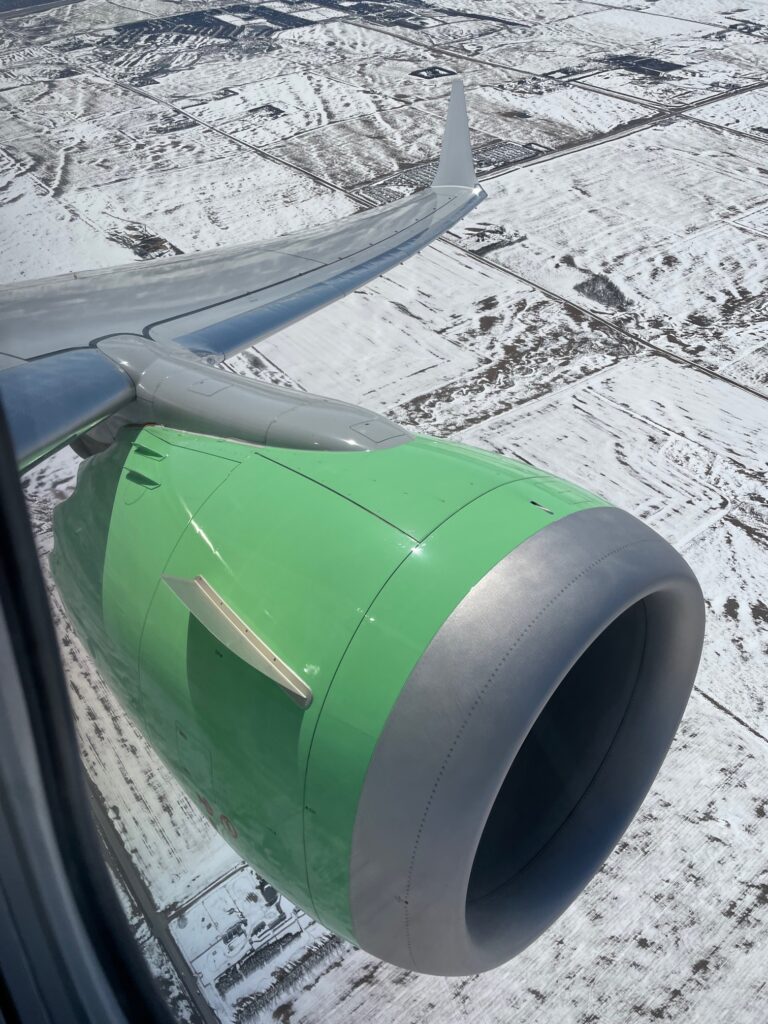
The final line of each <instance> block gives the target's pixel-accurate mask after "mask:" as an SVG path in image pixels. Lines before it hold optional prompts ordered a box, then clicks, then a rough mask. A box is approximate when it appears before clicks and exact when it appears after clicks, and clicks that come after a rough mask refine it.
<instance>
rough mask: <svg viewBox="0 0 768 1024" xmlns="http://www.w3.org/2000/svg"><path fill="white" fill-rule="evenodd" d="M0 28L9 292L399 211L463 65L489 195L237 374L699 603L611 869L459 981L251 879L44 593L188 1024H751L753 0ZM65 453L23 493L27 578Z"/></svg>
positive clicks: (152, 941)
mask: <svg viewBox="0 0 768 1024" xmlns="http://www.w3.org/2000/svg"><path fill="white" fill-rule="evenodd" d="M17 7H18V0H0V251H1V252H2V258H0V285H2V284H11V283H13V282H16V281H19V280H22V279H23V280H33V279H35V278H38V277H43V276H47V275H51V274H57V273H63V272H67V271H74V270H82V269H88V268H93V267H106V266H110V265H116V264H119V263H125V262H127V261H130V260H138V259H162V258H163V257H164V256H166V255H168V254H173V253H187V252H194V251H198V250H202V249H207V248H212V247H216V246H223V245H228V244H235V243H239V242H243V241H248V240H252V239H259V238H271V237H276V236H279V235H281V234H284V233H286V232H288V231H292V230H296V229H301V228H305V227H309V226H312V225H316V224H317V225H319V224H322V223H325V222H327V221H329V220H333V219H336V218H339V217H342V216H345V215H351V214H354V213H355V212H357V211H359V210H362V209H365V208H370V207H371V206H372V205H376V204H379V203H381V202H385V201H388V200H390V199H392V198H397V197H398V196H401V195H406V194H408V193H409V192H411V191H414V190H415V189H417V188H419V187H421V186H422V185H424V184H425V183H427V182H428V181H429V178H430V174H431V170H432V168H433V167H434V161H435V160H436V158H437V155H438V149H439V141H440V134H441V128H442V119H443V116H444V112H445V105H446V101H447V96H448V92H449V90H450V84H451V81H452V79H453V76H454V75H456V74H460V75H461V76H462V78H463V80H464V83H465V88H466V95H467V106H468V112H469V120H470V127H471V133H472V143H473V150H474V152H475V157H476V162H477V166H478V169H479V172H480V176H481V180H482V182H483V186H484V188H485V189H486V191H487V193H488V198H487V199H486V200H485V202H484V203H482V204H481V205H480V206H479V207H478V208H477V209H476V210H475V211H474V212H473V213H472V214H470V216H469V217H467V218H466V219H465V220H464V221H463V222H461V224H459V225H458V227H457V228H456V229H455V230H454V231H453V232H452V233H451V234H449V235H447V236H444V237H443V238H442V239H441V240H440V241H438V242H437V243H435V244H433V245H432V246H430V247H429V248H428V249H427V250H425V251H424V252H423V253H421V254H420V255H417V256H416V257H414V258H412V259H411V260H409V261H408V262H407V263H406V264H405V265H404V266H401V267H399V268H397V269H396V270H395V271H393V272H391V273H389V274H387V275H386V276H385V277H383V278H381V279H379V280H377V281H375V282H373V283H372V284H370V285H368V286H366V287H365V288H364V289H361V290H360V291H358V292H356V293H355V294H353V295H351V296H349V297H348V298H346V299H343V300H342V301H340V302H338V303H336V304H334V305H333V306H331V307H328V308H326V309H325V310H322V311H320V312H318V313H316V314H314V315H313V316H312V317H310V318H309V319H306V320H304V321H302V322H300V323H298V324H297V325H295V326H293V327H290V328H288V329H286V330H284V331H282V332H281V333H279V334H277V335H275V336H273V337H271V338H270V339H269V340H267V341H265V342H263V343H261V344H260V345H259V346H258V348H255V349H252V350H249V351H248V352H246V353H244V354H242V355H240V356H238V357H236V358H234V359H232V360H231V361H230V367H231V369H232V370H233V372H236V373H241V374H245V375H253V376H258V377H260V378H262V379H265V380H269V381H272V382H275V383H281V384H285V385H288V386H292V387H296V388H300V389H304V390H307V391H313V392H318V393H321V394H328V395H330V396H332V397H338V398H342V399H345V400H348V401H352V402H356V403H359V404H361V405H365V406H367V407H369V408H371V409H374V410H376V411H380V412H383V413H385V414H386V415H389V416H391V417H393V418H394V419H396V420H398V421H399V422H401V423H403V424H404V425H406V426H408V427H410V428H412V429H414V430H416V431H419V432H423V433H426V434H433V435H436V436H441V437H447V438H451V439H453V440H457V441H465V442H467V443H471V444H474V445H478V446H480V447H484V448H488V449H490V450H493V451H496V452H501V453H505V454H508V455H511V456H513V457H515V458H518V459H523V460H525V461H530V462H532V463H535V464H536V465H538V466H540V467H542V468H543V469H545V470H548V471H550V472H553V473H556V474H558V475H561V476H563V477H566V478H571V479H574V480H576V481H578V482H579V483H581V484H583V485H584V486H586V487H588V488H589V489H591V490H593V491H595V492H597V493H599V494H601V495H603V496H604V497H606V498H607V499H608V500H610V501H612V502H614V503H615V504H617V505H619V506H621V507H624V508H626V509H627V510H628V511H630V512H632V513H634V514H636V515H638V516H640V518H642V519H643V520H644V521H646V522H647V523H649V524H650V525H651V526H653V527H654V528H655V529H656V530H658V531H659V532H660V533H661V534H662V535H663V536H664V537H666V538H667V539H668V540H670V541H671V542H672V543H674V544H675V545H676V546H677V547H678V549H679V550H680V551H682V553H683V555H684V556H685V557H686V558H687V560H688V561H689V562H690V564H691V565H692V567H693V569H694V571H695V572H696V573H697V575H698V577H699V580H700V582H701V584H702V587H703V590H704V594H705V597H706V601H707V636H706V643H705V651H704V657H703V662H702V666H701V669H700V671H699V675H698V679H697V683H696V687H695V689H694V693H693V695H692V698H691V701H690V704H689V707H688V710H687V712H686V715H685V718H684V720H683V723H682V726H681V728H680V731H679V733H678V736H677V739H676V741H675V743H674V745H673V748H672V751H671V753H670V755H669V757H668V759H667V761H666V762H665V765H664V767H663V769H662V771H661V773H660V775H659V777H658V779H657V781H656V784H655V786H654V787H653V790H652V792H651V794H650V795H649V797H648V799H647V800H646V801H645V803H644V805H643V807H642V809H641V811H640V813H639V815H638V816H637V818H636V819H635V821H634V823H633V824H632V826H631V827H630V829H629V831H628V833H627V834H626V836H625V837H624V839H623V840H622V842H621V844H620V845H619V847H618V849H617V850H616V851H615V852H614V853H613V854H612V856H611V857H610V858H609V860H608V862H607V863H606V865H605V867H604V868H603V870H602V871H601V872H600V873H599V874H598V875H597V877H596V878H595V879H594V880H593V881H592V882H591V884H590V885H589V887H588V888H587V890H586V892H585V893H584V894H583V895H582V896H581V897H580V898H579V899H578V900H577V902H576V903H575V904H574V905H573V906H572V907H571V908H570V909H569V910H568V911H567V912H566V914H565V915H564V916H563V917H562V918H561V919H560V920H559V921H558V922H557V923H556V924H555V925H554V926H553V927H552V928H551V929H550V930H549V931H548V932H547V933H546V934H545V935H544V936H543V937H542V938H540V939H539V940H538V941H537V942H536V943H535V944H534V945H533V946H532V947H530V948H529V949H528V950H527V951H526V952H525V953H523V954H522V955H521V956H519V957H518V958H517V959H515V960H513V961H512V962H511V963H509V964H507V965H505V966H504V967H502V968H499V969H497V970H495V971H492V972H490V973H488V974H484V975H479V976H473V977H468V978H453V979H443V978H432V977H427V976H421V975H416V974H409V973H408V972H405V971H402V970H399V969H397V968H395V967H391V966H388V965H385V964H382V963H380V962H378V961H376V960H374V959H372V958H371V957H369V956H368V955H366V954H364V953H362V952H361V951H359V950H357V949H355V948H354V947H352V946H350V945H349V944H348V943H346V942H344V941H342V940H340V939H339V938H337V937H335V936H333V935H331V934H330V933H329V932H327V931H326V930H325V929H323V928H322V927H321V926H320V925H318V924H317V923H315V922H314V921H313V920H311V919H310V918H309V917H307V916H306V915H305V914H303V913H302V912H300V911H298V910H297V909H296V908H294V907H293V906H292V905H291V904H290V903H289V902H288V901H287V900H286V899H285V898H284V897H282V896H281V895H280V894H279V893H277V892H276V891H275V890H274V889H273V888H272V887H271V886H270V885H268V884H266V883H265V882H263V881H262V880H261V879H259V878H258V876H257V875H256V874H255V873H254V872H253V871H252V870H251V868H250V867H248V866H247V865H245V864H244V863H243V862H242V861H241V860H240V858H239V857H238V856H237V855H236V854H235V853H234V852H233V851H232V850H231V849H230V848H229V847H228V846H227V845H226V843H225V842H224V840H223V838H222V837H221V836H220V835H219V834H217V832H216V831H215V830H214V828H213V827H212V826H211V825H209V824H208V823H207V821H206V819H205V817H204V816H203V814H202V812H201V811H200V810H199V809H198V808H196V807H195V806H194V805H193V804H192V803H191V802H190V801H189V800H188V799H187V797H186V796H185V795H184V794H183V793H182V791H181V790H180V789H179V787H178V785H177V784H176V783H175V782H174V781H173V779H172V778H171V777H170V775H169V774H168V772H167V770H166V769H165V768H164V766H163V765H162V764H161V763H160V762H159V761H158V759H157V757H156V756H155V754H154V753H153V751H152V750H151V749H150V748H149V747H148V745H147V743H146V742H145V741H144V739H143V738H142V736H141V735H140V733H139V732H138V731H137V730H136V728H135V727H134V726H133V724H132V723H131V721H130V720H129V719H128V718H127V717H126V716H125V714H124V713H123V712H122V711H121V709H120V707H119V706H118V705H117V703H116V702H115V700H114V698H113V697H112V696H111V694H110V692H109V690H108V689H107V688H106V686H105V684H104V683H103V682H102V680H101V679H100V678H99V676H98V674H97V672H96V671H95V669H94V668H93V667H92V665H91V663H90V662H89V658H88V656H87V654H86V652H85V651H84V649H83V647H82V646H81V645H80V643H79V641H78V638H77V636H76V635H75V634H74V632H73V630H72V628H71V626H70V625H69V623H68V621H67V618H66V614H65V612H64V610H63V608H62V606H61V604H60V602H59V599H58V597H57V594H56V592H55V589H54V587H53V585H52V584H50V594H51V601H52V606H53V611H54V616H55V618H56V624H57V628H58V630H59V635H60V640H61V646H62V653H63V657H64V660H65V665H66V669H67V673H68V677H69V680H70V686H71V695H72V702H73V707H74V712H75V716H76V719H77V726H78V731H79V737H80V742H81V748H82V754H83V759H84V763H85V766H86V768H87V772H88V776H89V780H90V785H91V793H92V798H93V801H92V802H93V808H94V813H95V816H96V821H97V824H98V828H99V831H100V834H101V836H102V839H103V842H104V849H105V856H106V858H107V862H108V864H109V867H110V870H111V872H112V875H113V878H114V880H115V884H116V886H117V888H118V892H119V893H120V895H121V899H122V902H123V905H124V907H125V910H126V913H127V915H128V917H129V920H130V921H131V924H132V927H133V930H134V932H135V934H136V938H137V941H138V942H139V943H140V944H141V947H142V949H143V951H144V953H145V955H146V957H147V959H148V961H149V963H150V965H151V968H152V970H153V972H154V974H155V975H156V977H157V978H158V979H159V981H160V984H161V985H162V987H163V990H164V992H165V993H166V996H167V998H168V1000H169V1002H170V1004H171V1006H172V1008H173V1010H174V1012H175V1013H176V1015H177V1016H178V1018H179V1019H180V1020H181V1021H187V1022H202V1024H214V1022H216V1021H220V1022H222V1024H229V1022H233V1024H248V1022H251V1021H277V1022H279V1024H314V1022H317V1021H320V1020H322V1021H324V1022H326V1024H347V1022H353V1021H359V1020H365V1021H367V1022H368V1024H379V1022H381V1024H384V1022H386V1024H391V1022H404V1024H447V1022H453V1021H456V1022H458V1021H476V1022H482V1024H509V1022H511V1021H526V1022H530V1024H533V1022H537V1021H542V1022H544V1021H546V1022H548V1024H550V1022H552V1024H592V1022H610V1024H623V1022H634V1021H637V1022H645V1021H648V1022H651V1021H657V1020H662V1021H685V1022H686V1024H699V1022H701V1024H705V1022H706V1024H709V1022H711V1021H726V1020H727V1021H738V1022H739V1024H752V1022H754V1024H763V1022H764V1021H765V1020H766V1019H767V1018H768V975H767V973H766V964H767V963H768V700H767V699H766V692H767V681H766V676H767V675H768V673H767V672H766V666H767V665H768V661H767V660H766V656H767V655H768V597H767V596H766V580H768V479H767V474H768V328H767V326H766V324H767V321H768V293H767V290H766V289H767V286H768V6H767V5H766V3H765V0H741V2H739V3H736V2H735V0H733V2H728V0H634V2H630V0H617V2H615V3H611V4H607V3H596V2H582V0H485V2H483V0H477V2H468V0H445V3H441V2H439V0H434V2H408V3H405V2H403V3H400V2H397V0H392V2H380V3H377V2H364V0H363V2H357V0H335V2H330V0H329V2H325V3H321V2H316V0H295V2H293V0H274V2H271V3H264V4H258V3H251V2H241V3H233V4H226V3H224V4H221V5H219V6H212V5H211V4H209V3H204V2H196V0H178V2H177V0H120V2H117V0H114V2H110V0H82V2H80V3H75V4H68V5H59V4H56V3H54V4H48V5H41V6H40V7H38V8H28V9H27V10H18V9H17ZM1 305H2V291H1V289H0V309H1ZM0 315H2V314H1V312H0ZM78 463H79V459H78V458H77V456H75V455H74V453H73V452H71V451H70V450H69V449H67V450H65V451H63V452H61V453H59V454H58V455H56V456H55V457H54V458H53V459H51V460H50V461H48V462H47V463H44V464H43V465H42V466H40V467H38V468H37V469H35V470H33V471H31V472H30V473H28V474H27V475H26V476H25V477H24V486H25V490H26V495H27V499H28V503H29V508H30V513H31V516H32V519H33V523H34V526H35V530H36V533H37V537H38V542H39V547H40V551H41V555H42V558H43V565H44V567H45V564H46V555H47V553H48V552H49V551H50V548H51V545H52V533H51V512H52V509H53V507H54V506H55V504H56V503H57V502H59V501H61V500H62V499H63V498H65V497H66V496H67V495H68V494H69V493H71V491H72V489H73V487H74V485H75V480H76V473H77V467H78ZM49 583H50V581H49Z"/></svg>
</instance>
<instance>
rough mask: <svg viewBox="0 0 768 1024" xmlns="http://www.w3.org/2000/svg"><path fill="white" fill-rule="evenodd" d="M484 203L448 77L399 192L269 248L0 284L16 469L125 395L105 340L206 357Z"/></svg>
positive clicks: (347, 284) (353, 282)
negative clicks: (431, 166)
mask: <svg viewBox="0 0 768 1024" xmlns="http://www.w3.org/2000/svg"><path fill="white" fill-rule="evenodd" d="M484 195H485V193H484V192H483V190H482V188H481V187H480V185H479V184H478V183H477V181H476V179H475V173H474V167H473V163H472V154H471V149H470V143H469V131H468V125H467V117H466V109H465V105H464V94H463V88H462V85H461V82H460V81H459V80H456V82H455V83H454V86H453V90H452V93H451V99H450V103H449V108H448V115H447V120H446V127H445V133H444V137H443V145H442V150H441V156H440V161H439V164H438V169H437V173H436V175H435V178H434V180H433V183H432V185H431V186H430V187H429V188H426V189H424V190H422V191H421V192H418V193H416V194H415V195H413V196H409V197H407V198H405V199H401V200H398V201H396V202H393V203H390V204H388V205H385V206H382V207H380V208H378V209H374V210H369V211H365V212H362V213H359V214H356V215H354V216H352V217H350V218H347V219H345V220H342V221H338V222H335V223H332V224H327V225H324V226H322V227H319V228H317V229H314V230H310V231H302V232H297V233H295V234H290V235H285V236H283V237H281V238H278V239H274V240H272V241H269V242H262V243H256V244H246V245H239V246H235V247H228V248H223V249H217V250H214V251H211V252H205V253H198V254H194V255H184V256H178V257H171V258H169V259H163V260H157V261H151V262H148V263H147V262H144V263H133V264H130V265H128V266H123V267H116V268H110V269H106V270H95V271H87V272H78V273H72V274H65V275H62V276H59V277H54V278H48V279H46V280H42V281H35V282H31V283H24V284H19V285H14V286H11V287H7V288H4V289H0V398H2V400H3V402H4V405H5V408H6V416H7V417H8V419H9V423H10V428H11V432H12V434H13V436H14V441H15V443H16V449H17V455H18V457H19V461H20V463H21V464H22V466H24V465H29V464H31V462H32V461H36V460H38V459H39V458H41V457H42V456H43V455H45V454H47V453H49V452H50V451H52V450H54V449H55V448H56V447H59V446H60V445H61V444H63V443H66V442H67V441H69V440H71V439H73V438H74V437H76V436H78V434H79V433H82V432H83V431H85V430H88V429H90V428H91V427H92V426H93V425H94V424H95V423H97V422H99V421H100V420H101V419H103V418H104V417H105V416H108V415H110V414H112V413H114V412H115V411H117V410H118V409H120V408H122V407H123V406H124V405H125V404H126V403H129V402H131V401H132V399H133V398H135V395H136V387H135V385H136V380H135V375H132V374H131V373H130V372H126V366H125V365H124V364H122V365H121V360H116V359H114V358H113V357H110V355H107V354H106V353H107V352H109V351H110V343H114V342H116V341H117V342H122V341H124V340H125V339H126V338H129V339H135V340H136V341H140V342H141V343H142V344H143V345H144V346H145V347H146V349H147V353H149V354H151V353H156V354H157V355H158V356H159V355H162V354H164V353H173V354H174V356H175V358H177V359H178V357H179V354H181V355H182V357H184V356H188V357H189V359H190V360H196V359H197V360H202V361H204V362H205V363H206V364H207V365H210V364H212V363H215V362H219V361H221V360H223V359H225V358H226V357H228V356H231V355H233V354H235V353H236V352H239V351H241V350H242V349H244V348H247V347H248V346H250V345H253V344H254V343H255V342H256V341H258V340H260V339H261V338H265V337H267V336H268V335H270V334H272V333H274V332H275V331H279V330H281V329H282V328H283V327H286V326H287V325H288V324H291V323H293V322H295V321H296V320H299V319H301V318H302V317H305V316H307V315H308V314H310V313H312V312H314V311H315V310H316V309H319V308H321V307H322V306H325V305H327V304H328V303H330V302H333V301H334V300H335V299H338V298H340V297H342V296H343V295H346V294H348V293H349V292H351V291H353V290H355V289H356V288H359V287H361V286H362V285H364V284H365V283H366V282H368V281H370V280H371V279H372V278H374V277H377V276H378V275H379V274H382V273H384V272H386V271H387V270H389V269H391V268H392V267H394V266H396V265H397V264H398V263H401V262H402V261H403V260H405V259H407V258H408V257H409V256H411V255H413V253H415V252H418V251H419V250H420V249H422V248H424V246H426V245H428V244H429V243H430V242H432V241H433V240H434V239H435V238H437V237H438V236H439V235H441V234H442V233H443V232H444V231H446V230H447V229H448V228H450V227H451V226H452V225H454V224H455V223H456V222H457V221H458V220H459V219H460V218H461V217H463V216H464V215H465V214H466V213H467V212H468V211H469V210H471V209H472V208H473V207H474V206H476V205H477V204H478V203H479V202H480V201H481V200H482V199H483V198H484ZM145 365H146V359H144V360H143V362H142V366H143V367H144V366H145Z"/></svg>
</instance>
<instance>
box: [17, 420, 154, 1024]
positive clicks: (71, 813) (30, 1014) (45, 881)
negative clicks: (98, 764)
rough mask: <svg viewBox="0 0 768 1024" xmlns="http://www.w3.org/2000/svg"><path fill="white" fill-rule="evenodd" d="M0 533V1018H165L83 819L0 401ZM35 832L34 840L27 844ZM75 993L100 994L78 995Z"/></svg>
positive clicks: (42, 592) (70, 736)
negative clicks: (87, 999) (11, 735)
mask: <svg viewBox="0 0 768 1024" xmlns="http://www.w3.org/2000/svg"><path fill="white" fill-rule="evenodd" d="M0 538H1V540H0V671H2V676H3V678H2V702H3V705H4V708H3V710H4V711H5V712H7V713H6V714H4V715H3V716H2V717H3V721H2V722H0V734H1V733H2V730H3V729H10V728H13V726H14V723H16V732H15V738H16V739H17V740H18V747H17V746H16V745H15V744H14V743H13V742H8V735H6V740H5V741H3V742H1V743H0V822H2V832H1V833H0V906H2V907H3V912H2V913H1V914H0V1021H8V1022H9V1024H11V1022H16V1021H19V1022H22V1024H23V1022H26V1021H28V1020H29V1021H34V1022H35V1024H37V1022H38V1021H41V1022H42V1021H44V1020H56V1021H62V1022H64V1021H69V1020H72V1021H77V1022H78V1024H88V1022H89V1021H91V1020H92V1021H94V1022H95V1021H103V1020H104V1019H105V1016H104V1013H105V1007H111V1008H112V1009H111V1010H110V1011H109V1016H110V1019H112V1020H116V1021H118V1020H120V1019H121V1018H122V1019H123V1020H125V1021H138V1020H140V1021H142V1022H146V1024H171V1022H172V1020H173V1017H172V1016H171V1013H170V1011H169V1009H168V1008H167V1006H166V1004H165V1002H164V1001H163V999H162V996H161V994H160V992H159V989H158V988H157V987H156V985H155V982H154V980H153V978H152V976H151V974H150V972H149V969H148V967H147V965H146V964H145V962H144V960H143V957H142V955H141V952H140V950H139V948H138V946H137V945H136V943H135V942H134V939H133V937H132V935H131V931H130V928H129V925H128V922H127V920H126V918H125V915H124V912H123V910H122V908H121V906H120V903H119V900H118V897H117V894H116V893H115V891H114V888H113V886H112V882H111V880H110V878H109V874H108V871H107V867H106V864H105V862H104V860H103V857H102V853H101V849H100V840H99V837H98V834H97V832H96V827H95V824H94V822H93V819H92V817H91V811H90V805H89V798H88V791H87V786H86V782H85V777H84V769H83V766H82V763H81V761H80V753H79V748H78V742H77V736H76V732H75V725H74V720H73V717H72V712H71V707H70V703H69V694H68V685H67V681H66V678H65V675H64V671H63V668H62V664H61V661H60V658H59V652H58V643H57V639H56V634H55V630H54V626H53V621H52V618H51V614H50V608H49V605H48V595H47V593H46V589H45V584H44V581H43V577H42V573H41V570H40V565H39V561H38V554H37V550H36V548H35V543H34V538H33V534H32V526H31V523H30V521H29V517H28V513H27V508H26V503H25V500H24V495H23V492H22V487H21V483H20V478H19V472H18V468H17V465H16V459H15V455H14V450H13V445H12V442H11V436H10V432H9V430H8V426H7V422H6V418H5V412H4V410H3V408H2V403H0ZM9 709H10V710H9ZM19 725H21V728H20V727H19ZM22 733H25V734H27V735H28V738H29V742H26V741H25V740H24V737H23V736H22V735H21V734H22ZM22 748H23V749H22ZM20 750H21V755H20V753H19V751H20ZM14 779H15V780H16V783H18V780H19V779H22V780H24V782H25V784H26V783H27V782H29V791H30V792H32V793H36V794H37V797H38V798H37V799H29V796H28V793H27V792H26V785H25V787H24V788H25V802H23V803H22V802H21V801H20V799H19V796H20V794H19V793H18V791H17V792H15V793H14V788H16V789H17V790H18V786H17V785H15V784H14ZM35 835H36V836H37V837H38V839H39V841H38V842H35V841H30V840H31V837H34V836H35ZM46 836H48V837H52V839H53V843H52V846H53V847H54V848H53V850H51V849H50V848H48V847H46V843H45V837H46ZM40 837H42V839H40ZM57 868H60V869H61V870H60V871H59V872H57V870H56V869H57ZM62 906H64V907H66V906H68V907H70V908H71V920H65V919H63V915H62V914H61V907H62ZM57 907H58V910H57V909H56V908H57ZM64 916H65V915H64ZM77 934H79V935H80V936H81V937H82V941H81V942H80V943H77V942H70V943H69V944H67V941H66V938H67V936H68V935H77ZM41 936H45V939H44V941H42V942H41ZM33 944H34V945H33ZM33 948H34V957H31V956H30V955H29V953H30V952H31V950H32V949H33ZM86 992H90V993H92V994H93V993H98V996H99V998H97V999H94V1000H93V1002H92V1004H91V1005H88V1004H83V1003H82V1002H81V1001H80V999H81V996H82V995H83V993H86ZM97 1003H98V1005H96V1004H97ZM84 1013H85V1014H86V1016H85V1017H84V1016H83V1014H84Z"/></svg>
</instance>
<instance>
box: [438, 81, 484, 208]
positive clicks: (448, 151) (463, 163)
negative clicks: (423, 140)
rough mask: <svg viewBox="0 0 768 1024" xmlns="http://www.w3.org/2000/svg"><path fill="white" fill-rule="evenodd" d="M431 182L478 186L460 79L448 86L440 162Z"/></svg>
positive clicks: (469, 186)
mask: <svg viewBox="0 0 768 1024" xmlns="http://www.w3.org/2000/svg"><path fill="white" fill-rule="evenodd" d="M432 185H433V187H434V186H436V185H452V186H454V187H456V186H460V187H461V186H466V187H467V188H474V186H475V185H477V178H476V176H475V162H474V160H473V159H472V146H471V145H470V141H469V121H468V119H467V105H466V102H465V100H464V83H463V82H462V80H461V79H460V78H455V79H454V81H453V85H452V87H451V98H450V100H449V102H448V114H447V116H446V118H445V131H444V132H443V144H442V147H441V149H440V162H439V163H438V165H437V171H436V172H435V177H434V178H433V180H432Z"/></svg>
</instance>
